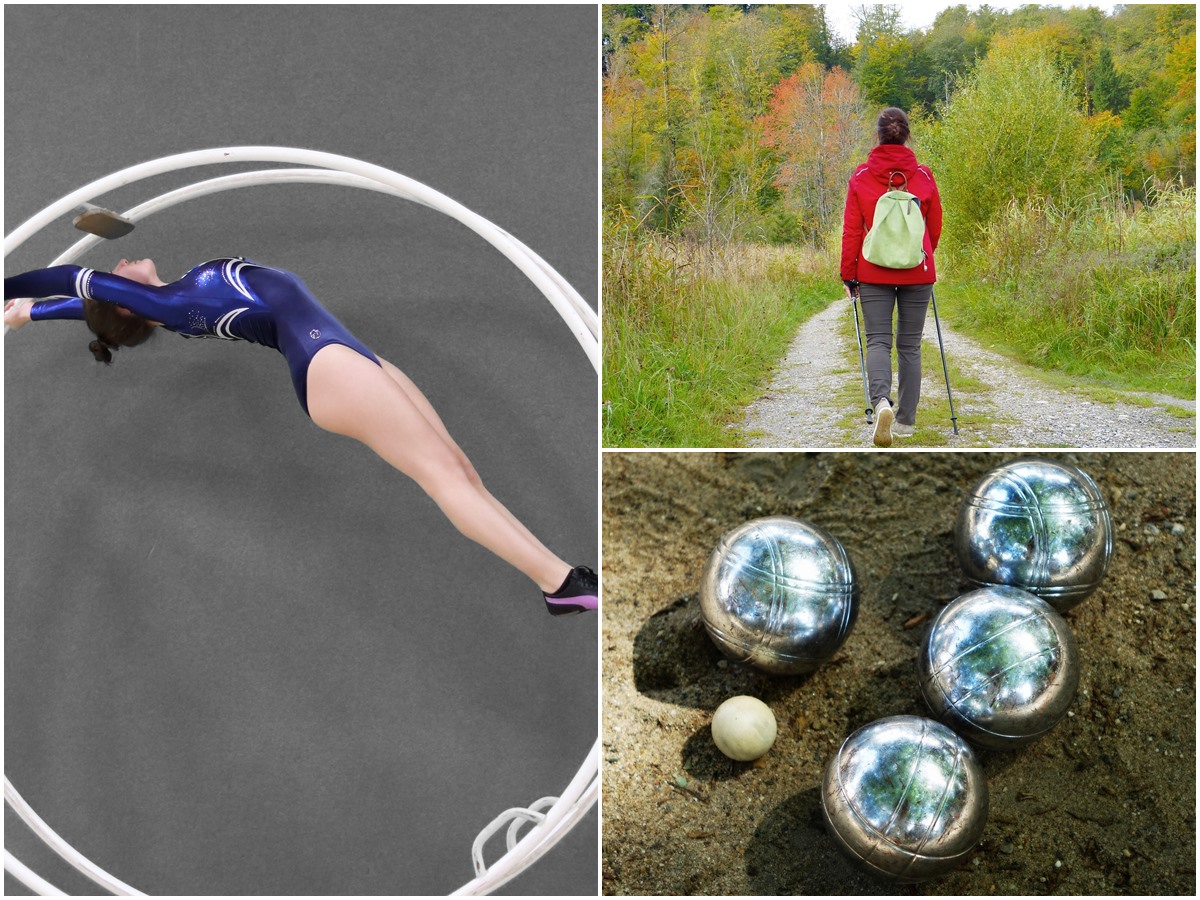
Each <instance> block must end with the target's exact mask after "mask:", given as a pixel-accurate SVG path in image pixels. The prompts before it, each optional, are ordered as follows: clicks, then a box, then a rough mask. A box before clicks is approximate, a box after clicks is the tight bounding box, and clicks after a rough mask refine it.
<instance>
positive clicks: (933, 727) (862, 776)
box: [821, 716, 988, 882]
mask: <svg viewBox="0 0 1200 900" xmlns="http://www.w3.org/2000/svg"><path fill="white" fill-rule="evenodd" d="M821 806H822V809H823V810H824V812H825V825H826V827H827V828H828V829H829V833H830V834H831V835H832V836H833V838H834V840H835V841H836V842H837V844H838V845H839V846H840V847H841V849H842V850H843V851H845V852H846V853H847V854H848V855H849V856H850V858H851V859H853V860H854V861H855V862H857V863H858V864H859V865H860V866H861V867H863V868H864V869H866V870H867V871H868V872H870V873H871V874H873V875H877V876H879V877H881V878H886V879H889V880H892V881H899V882H914V881H925V880H927V879H930V878H933V877H935V876H937V875H941V874H943V873H945V872H947V871H949V870H950V869H953V868H954V867H955V866H957V865H958V864H959V862H961V861H962V859H963V858H964V857H965V856H966V855H967V854H968V853H970V852H971V850H972V848H973V847H974V846H975V845H976V844H977V843H979V838H980V836H981V835H982V834H983V826H984V824H985V823H986V822H987V808H988V792H987V782H986V781H985V780H984V777H983V770H982V769H981V768H980V767H979V763H978V762H977V761H976V760H975V756H974V755H973V754H972V752H971V748H970V747H969V746H967V744H966V743H965V742H964V741H963V739H962V738H960V737H959V736H958V735H956V734H955V733H954V732H953V731H951V730H950V729H949V728H947V727H946V726H945V725H940V724H938V723H937V722H934V721H933V720H932V719H923V718H920V717H918V716H893V717H892V718H888V719H880V720H879V721H877V722H872V723H871V724H870V725H867V726H866V727H864V728H860V729H859V730H858V731H856V732H854V734H852V735H850V737H848V738H846V741H845V743H843V744H842V746H841V749H840V750H838V752H837V755H836V756H835V757H834V758H833V760H832V761H831V762H830V763H829V766H828V768H826V770H825V780H824V782H823V784H822V787H821Z"/></svg>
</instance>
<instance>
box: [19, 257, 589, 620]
mask: <svg viewBox="0 0 1200 900" xmlns="http://www.w3.org/2000/svg"><path fill="white" fill-rule="evenodd" d="M28 298H41V299H37V300H30V299H28ZM4 299H5V301H8V302H6V303H5V307H4V323H5V324H6V325H8V326H9V327H10V328H12V329H14V330H15V329H18V328H21V327H22V326H24V325H26V324H27V323H29V322H31V321H41V320H44V319H81V320H84V321H85V322H87V325H88V327H89V328H90V329H91V330H92V332H93V333H94V334H95V335H96V340H94V341H92V342H91V344H90V345H89V349H90V350H91V351H92V354H93V355H94V356H95V358H96V360H97V361H98V362H103V363H106V364H111V363H112V351H113V350H116V349H118V348H119V347H133V346H136V345H138V344H141V343H143V342H144V341H146V340H147V339H148V338H149V337H150V336H151V335H153V334H154V333H155V331H156V329H158V328H166V329H167V330H168V331H173V332H175V333H176V334H178V335H182V336H183V337H189V338H191V337H202V338H223V339H225V340H244V341H250V342H252V343H255V344H262V345H264V346H266V347H272V348H274V349H276V350H278V351H279V352H280V353H282V354H283V358H284V359H285V360H287V364H288V367H289V368H290V369H291V373H292V384H293V386H294V387H295V389H296V395H297V397H298V398H299V400H300V405H301V406H302V407H303V408H304V411H305V412H306V413H307V414H308V416H309V418H311V419H312V421H313V422H315V423H316V424H317V425H318V426H319V427H321V428H323V429H325V430H326V431H332V432H333V433H334V434H341V435H346V436H347V437H351V438H354V439H355V440H358V441H361V442H362V443H364V444H366V445H367V446H368V447H370V448H371V449H372V450H374V451H375V452H376V453H377V454H378V455H379V456H380V457H381V458H382V459H383V460H384V461H385V462H387V463H390V464H391V465H392V466H394V467H395V468H397V469H399V470H400V471H401V472H403V473H404V474H405V475H408V476H409V477H410V478H412V479H413V480H414V481H416V482H417V484H419V485H420V486H421V488H422V489H423V490H424V491H425V492H426V493H427V494H428V495H429V496H430V497H431V498H432V499H433V500H434V502H435V503H437V505H438V506H439V507H440V508H441V510H442V512H444V513H445V514H446V516H447V518H449V519H450V521H451V522H452V523H453V524H454V526H455V527H456V528H457V529H458V530H459V531H461V532H462V533H463V534H464V535H466V536H467V537H469V538H471V539H472V540H474V541H476V542H477V543H479V544H480V545H482V546H483V547H486V548H487V549H488V550H490V551H492V552H493V553H495V554H496V555H497V556H499V557H500V558H501V559H503V560H504V561H505V562H507V563H509V564H511V565H512V566H514V567H516V568H517V569H518V570H520V571H521V572H522V573H524V574H525V575H527V576H528V577H529V578H531V579H533V581H535V582H536V583H537V584H538V587H539V588H540V589H541V591H542V596H543V597H544V598H545V602H546V608H547V610H548V611H549V612H550V614H551V615H556V616H560V615H568V614H571V613H578V612H583V611H584V610H591V609H596V607H597V603H598V599H597V598H598V584H597V577H596V574H595V573H594V572H593V571H592V570H591V569H589V568H587V567H586V566H576V567H574V568H572V567H571V566H569V565H567V563H565V562H563V560H561V559H559V558H558V557H557V556H555V555H554V554H553V553H551V552H550V551H549V550H548V549H547V548H546V547H545V546H544V545H543V544H542V543H541V542H540V541H539V540H538V539H537V538H536V537H534V536H533V534H532V533H530V531H529V530H528V529H527V528H525V526H524V525H522V524H521V523H520V522H519V521H518V520H517V518H516V517H515V516H514V515H513V514H512V513H510V512H509V511H508V510H507V509H505V508H504V506H503V505H502V504H501V503H500V501H498V500H497V499H496V498H495V497H493V496H492V495H491V494H490V493H489V492H488V491H487V489H486V488H485V487H484V485H483V483H482V481H481V480H480V478H479V475H478V474H477V473H476V471H475V469H474V468H473V467H472V465H471V463H470V461H469V460H468V459H467V457H466V454H464V453H463V451H462V450H461V449H460V448H459V447H458V445H457V444H456V443H455V442H454V441H453V439H452V438H451V437H450V434H449V432H447V430H446V427H445V425H443V424H442V421H441V419H440V418H438V415H437V413H436V412H435V411H434V409H433V406H432V405H431V404H430V403H429V401H428V400H427V399H426V398H425V396H424V395H423V394H422V393H421V392H420V391H419V390H418V389H417V387H416V385H414V384H413V382H412V381H411V380H410V379H409V378H408V376H406V375H405V374H404V373H403V372H401V371H400V370H399V369H397V368H396V367H395V366H393V365H392V364H391V363H389V362H388V361H387V360H383V359H380V358H379V357H377V356H376V355H375V354H374V353H372V352H371V351H370V350H369V349H368V348H367V347H366V346H364V345H363V344H362V343H361V342H360V341H359V340H358V339H356V338H355V337H354V336H353V335H352V334H350V332H349V331H347V330H346V328H345V326H343V325H342V324H341V323H340V322H338V321H337V319H335V318H334V317H333V316H332V315H331V314H330V313H329V312H328V311H327V310H326V309H325V308H324V307H323V306H321V304H320V303H319V302H318V301H317V299H316V298H315V297H313V295H312V294H311V293H310V292H309V290H308V288H307V287H306V286H305V285H304V282H303V281H301V280H300V278H299V277H297V276H296V275H294V274H292V273H291V272H285V271H283V270H282V269H274V268H271V267H269V266H263V265H259V264H258V263H254V262H250V261H249V260H245V259H215V260H211V261H210V262H206V263H203V264H201V265H198V266H196V267H195V268H193V269H192V270H191V271H190V272H188V273H187V274H186V275H184V276H183V277H182V278H180V279H179V280H178V281H174V282H171V283H170V284H167V283H165V282H163V281H162V280H161V279H160V278H159V276H158V270H157V268H156V267H155V265H154V262H153V260H149V259H141V260H134V261H132V262H130V261H129V260H126V259H122V260H121V262H120V263H119V264H118V265H117V267H116V268H115V269H113V271H112V273H111V274H109V273H107V272H97V271H95V270H93V269H87V268H82V267H80V266H55V267H53V268H49V269H39V270H37V271H34V272H27V273H25V274H23V275H17V276H15V277H13V278H6V279H4Z"/></svg>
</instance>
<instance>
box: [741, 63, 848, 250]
mask: <svg viewBox="0 0 1200 900" xmlns="http://www.w3.org/2000/svg"><path fill="white" fill-rule="evenodd" d="M867 124H868V123H867V121H866V107H865V104H864V103H863V100H862V98H861V97H860V96H859V92H858V88H857V87H856V86H855V84H854V82H853V81H852V80H851V78H850V76H849V74H848V73H847V72H846V71H845V70H844V69H840V68H834V69H830V70H828V71H826V70H825V69H824V68H822V67H821V66H820V65H818V64H817V63H805V64H804V65H802V66H801V67H800V68H799V69H797V70H796V72H795V73H793V74H792V75H790V76H788V77H787V78H785V79H783V80H782V81H780V82H779V83H778V84H777V85H776V86H775V89H774V91H772V93H771V99H770V101H769V108H768V111H767V112H766V113H765V114H764V115H763V116H761V117H760V118H759V125H760V126H761V129H762V141H763V144H764V145H765V146H766V147H768V148H770V150H771V151H772V152H773V153H774V154H775V157H776V159H777V161H778V162H777V168H776V171H775V175H774V179H773V181H774V185H775V187H776V188H778V189H779V191H780V193H781V194H782V195H783V199H784V202H785V203H786V204H787V207H788V209H789V210H790V211H791V212H792V213H793V214H794V215H795V216H796V217H797V221H798V224H799V226H800V230H801V232H802V233H803V234H804V235H805V236H806V237H809V238H814V237H818V236H820V235H824V234H826V233H827V232H828V231H829V229H830V228H831V227H833V226H834V225H836V224H837V222H838V221H840V216H841V212H842V206H843V203H844V201H845V190H846V180H847V179H848V178H849V176H850V172H851V171H852V169H853V168H854V162H855V160H856V158H857V156H858V155H860V152H861V150H862V146H863V143H864V139H866V138H867V137H868V127H867Z"/></svg>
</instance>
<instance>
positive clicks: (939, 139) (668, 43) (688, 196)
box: [603, 4, 1196, 250]
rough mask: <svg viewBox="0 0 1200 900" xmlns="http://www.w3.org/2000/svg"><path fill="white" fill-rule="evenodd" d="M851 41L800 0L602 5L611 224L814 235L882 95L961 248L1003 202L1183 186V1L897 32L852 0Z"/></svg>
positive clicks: (828, 219) (966, 19) (838, 200)
mask: <svg viewBox="0 0 1200 900" xmlns="http://www.w3.org/2000/svg"><path fill="white" fill-rule="evenodd" d="M855 18H856V21H857V34H856V38H855V41H854V42H853V44H847V43H846V42H845V41H842V40H840V39H839V38H838V36H837V35H836V34H834V33H833V32H832V30H831V29H830V27H829V21H828V18H827V16H826V14H825V8H824V7H823V6H814V5H804V6H798V5H764V6H750V5H738V6H727V5H726V6H715V5H683V6H679V5H667V4H662V5H645V4H637V5H610V6H606V7H604V30H603V61H604V62H603V65H604V97H603V110H604V113H603V144H604V166H603V193H604V206H605V209H606V211H607V213H608V214H609V219H610V226H611V225H613V224H614V223H616V222H618V221H619V222H620V223H621V224H622V225H623V226H624V227H633V228H634V229H636V230H637V231H640V232H651V233H659V234H667V235H676V236H682V237H685V238H688V239H690V240H692V241H695V242H697V243H698V244H700V245H702V246H705V247H708V248H709V249H710V250H715V249H716V248H717V247H720V246H725V245H728V244H729V243H730V242H733V241H747V240H748V241H767V242H774V243H786V242H797V241H799V242H814V243H815V242H820V241H823V240H828V239H830V238H832V237H834V236H835V235H836V232H837V229H838V227H839V226H840V218H841V207H842V203H843V202H844V192H845V185H846V179H847V178H848V176H849V174H850V172H851V171H852V170H853V168H854V165H855V163H856V162H858V161H861V160H862V159H864V158H865V156H866V153H867V152H868V150H869V149H870V147H871V146H872V145H873V144H874V134H873V122H874V117H875V115H876V114H877V113H878V111H879V110H880V109H881V108H883V107H886V106H898V107H900V108H902V109H905V110H907V111H908V112H909V115H910V119H911V120H912V125H913V145H914V149H915V150H916V151H917V154H918V157H919V158H920V159H921V160H922V161H923V162H927V163H929V164H930V165H931V166H932V167H933V170H934V173H935V175H936V176H937V178H938V181H939V185H940V187H941V189H942V196H943V203H944V205H945V206H946V209H947V231H948V232H949V231H951V229H954V228H957V229H958V231H957V233H956V236H955V238H954V239H953V240H952V243H954V242H957V243H958V244H959V245H960V246H961V247H962V248H963V249H965V248H966V247H967V245H969V244H973V243H975V242H977V241H978V240H979V238H980V236H981V234H982V232H983V231H984V230H986V229H987V228H988V227H989V226H990V225H991V224H992V223H994V222H995V221H996V220H997V218H998V217H1003V216H1004V215H1006V214H1010V212H1011V211H1010V210H1009V209H1008V207H1009V206H1010V205H1011V204H1012V203H1014V202H1015V203H1019V204H1046V203H1048V204H1050V206H1051V208H1053V209H1055V210H1057V211H1059V212H1061V211H1062V210H1064V209H1066V208H1067V207H1069V206H1070V205H1071V204H1072V203H1078V202H1080V201H1081V200H1082V199H1083V198H1093V199H1094V198H1095V196H1096V195H1097V194H1098V193H1104V194H1105V195H1106V198H1107V201H1106V202H1113V203H1120V202H1124V203H1127V204H1138V205H1140V204H1141V203H1144V202H1153V201H1154V200H1155V199H1156V198H1157V197H1159V196H1161V195H1162V192H1163V191H1164V190H1165V191H1168V192H1169V191H1170V190H1173V189H1176V188H1194V185H1195V171H1196V140H1195V72H1196V62H1195V26H1196V8H1195V7H1194V6H1190V5H1187V6H1185V5H1129V6H1119V7H1116V8H1115V9H1114V11H1113V12H1112V13H1111V14H1105V13H1104V12H1102V11H1101V10H1098V9H1095V8H1087V9H1083V8H1059V7H1052V6H1025V7H1021V8H1020V9H1018V10H1015V11H1012V12H1006V11H1001V10H995V9H991V8H989V7H987V6H984V7H980V8H977V9H969V8H967V7H966V6H961V5H960V6H954V7H950V8H947V9H945V10H942V11H941V12H940V13H939V14H938V15H937V18H936V19H935V21H934V22H933V24H932V26H930V27H928V28H926V29H907V28H905V27H904V26H903V23H902V21H901V14H900V9H899V7H897V6H888V5H873V6H862V7H858V8H857V9H856V10H855Z"/></svg>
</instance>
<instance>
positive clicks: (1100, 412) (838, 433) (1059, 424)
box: [742, 300, 1196, 449]
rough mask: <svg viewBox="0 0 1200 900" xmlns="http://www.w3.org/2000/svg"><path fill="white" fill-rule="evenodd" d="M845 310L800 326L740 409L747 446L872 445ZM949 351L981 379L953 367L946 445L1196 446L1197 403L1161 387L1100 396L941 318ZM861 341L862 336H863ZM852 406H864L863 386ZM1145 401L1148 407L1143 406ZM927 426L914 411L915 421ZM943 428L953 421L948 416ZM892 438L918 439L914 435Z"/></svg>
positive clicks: (932, 338)
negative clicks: (1058, 382)
mask: <svg viewBox="0 0 1200 900" xmlns="http://www.w3.org/2000/svg"><path fill="white" fill-rule="evenodd" d="M849 315H850V309H849V308H848V304H847V303H846V302H845V301H842V300H838V301H834V302H833V303H830V304H829V306H827V307H826V308H825V309H824V310H822V311H821V312H819V313H817V314H816V315H815V316H813V317H812V318H811V319H809V320H808V321H807V322H805V323H804V324H803V325H802V326H801V327H800V331H799V332H798V333H797V335H796V337H795V339H794V340H793V341H792V344H791V346H790V347H789V348H788V352H787V356H786V357H785V358H784V359H783V361H782V362H781V363H780V365H779V368H778V369H777V370H776V372H775V374H774V376H773V377H772V380H771V383H770V385H769V386H768V388H767V390H766V392H765V393H764V394H763V396H761V397H760V398H759V399H757V400H755V401H754V402H753V403H752V404H750V406H749V407H748V408H747V410H746V414H745V418H744V420H743V423H742V427H743V429H744V431H745V432H746V433H747V435H748V439H747V443H748V445H749V446H751V447H777V448H781V449H782V448H789V447H863V446H868V447H869V446H871V427H870V426H868V425H867V424H866V418H865V416H864V415H863V414H862V413H861V412H860V413H859V415H858V416H857V418H854V417H853V416H848V415H847V407H846V403H845V400H844V393H843V392H844V390H845V387H846V383H847V379H852V380H853V382H854V384H855V385H856V386H857V385H858V384H861V379H862V375H861V371H860V369H859V366H858V359H857V357H858V351H857V349H856V348H855V345H854V335H853V333H850V334H849V335H848V334H847V330H846V328H845V327H844V326H845V323H846V321H847V317H848V316H849ZM942 338H943V340H944V342H945V347H946V356H947V357H948V358H949V359H950V360H951V362H952V363H953V364H954V365H955V366H957V367H958V368H959V369H960V370H961V371H962V372H963V373H964V374H965V375H967V376H969V377H970V378H972V379H975V380H977V381H978V382H980V383H982V384H984V385H987V388H986V390H975V391H973V392H972V391H967V390H965V389H963V388H961V387H960V386H958V385H957V384H956V383H955V381H954V376H953V375H952V376H951V378H952V380H951V382H950V386H951V389H952V390H953V391H954V408H955V412H956V414H957V415H958V428H959V434H958V436H957V437H953V436H950V444H949V445H950V446H963V447H1096V448H1100V447H1114V448H1122V447H1123V448H1150V447H1176V448H1183V447H1186V448H1189V449H1192V448H1194V447H1195V446H1196V429H1195V425H1196V420H1195V411H1196V403H1195V401H1194V400H1180V399H1176V398H1174V397H1164V396H1162V395H1158V394H1138V393H1134V392H1129V391H1124V392H1121V391H1114V393H1118V394H1122V395H1123V396H1126V397H1129V398H1130V400H1131V401H1132V402H1124V401H1116V402H1111V403H1109V402H1098V401H1094V400H1089V399H1088V398H1086V397H1081V396H1077V395H1075V394H1072V393H1070V392H1068V391H1064V390H1061V389H1059V388H1055V387H1053V386H1050V385H1047V384H1045V383H1043V382H1042V381H1041V380H1040V379H1038V378H1037V377H1036V376H1035V375H1034V374H1033V373H1032V371H1031V370H1029V369H1028V368H1026V367H1024V366H1022V365H1021V364H1019V363H1015V362H1013V361H1011V360H1009V359H1006V358H1005V357H1003V356H1001V355H1000V354H998V353H995V352H994V351H991V350H987V349H985V348H984V347H982V346H981V345H980V344H979V343H977V342H976V341H974V340H972V339H971V338H968V337H966V336H964V335H962V334H958V333H957V332H955V331H953V330H951V329H950V328H948V327H947V325H946V322H945V321H944V320H943V321H942ZM864 340H865V336H864ZM925 341H926V344H925V352H926V353H929V352H933V353H937V331H936V330H935V327H934V321H933V316H932V315H930V316H928V317H927V319H926V322H925ZM931 392H936V394H938V395H941V396H942V397H943V403H944V392H945V384H944V382H943V381H942V378H941V376H940V374H939V376H938V377H937V379H936V380H932V381H931V380H930V379H929V378H928V376H927V377H926V380H925V384H924V385H923V393H924V394H925V396H930V393H931ZM857 397H858V400H857V405H858V406H861V405H862V397H861V394H858V395H857ZM1145 404H1149V405H1145ZM1170 407H1175V408H1181V409H1184V410H1190V411H1191V413H1192V415H1191V417H1190V418H1177V417H1176V416H1173V415H1171V411H1170ZM929 424H930V422H929V419H928V416H924V417H923V416H922V415H921V412H920V411H919V412H918V417H917V425H918V429H920V427H921V426H928V425H929ZM945 426H946V431H947V433H948V434H949V431H950V427H949V426H950V423H949V422H946V423H945ZM915 440H916V441H918V443H913V440H912V439H905V440H903V441H897V444H896V445H897V446H901V447H913V446H917V447H919V446H920V443H919V441H920V432H919V430H918V434H917V437H916V438H915Z"/></svg>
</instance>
